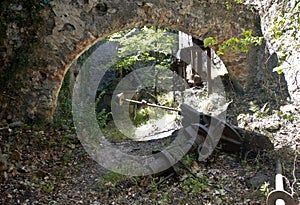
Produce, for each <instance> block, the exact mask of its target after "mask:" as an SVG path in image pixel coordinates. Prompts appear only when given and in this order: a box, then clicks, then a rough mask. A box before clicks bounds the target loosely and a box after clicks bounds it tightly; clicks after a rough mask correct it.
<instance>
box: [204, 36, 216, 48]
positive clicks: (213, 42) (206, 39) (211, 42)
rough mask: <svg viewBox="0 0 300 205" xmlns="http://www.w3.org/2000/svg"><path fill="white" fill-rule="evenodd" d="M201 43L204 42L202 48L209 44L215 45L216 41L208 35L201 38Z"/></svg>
mask: <svg viewBox="0 0 300 205" xmlns="http://www.w3.org/2000/svg"><path fill="white" fill-rule="evenodd" d="M203 43H204V48H207V47H209V46H213V45H216V44H217V41H216V40H215V39H214V38H213V37H208V38H205V39H204V40H203Z"/></svg>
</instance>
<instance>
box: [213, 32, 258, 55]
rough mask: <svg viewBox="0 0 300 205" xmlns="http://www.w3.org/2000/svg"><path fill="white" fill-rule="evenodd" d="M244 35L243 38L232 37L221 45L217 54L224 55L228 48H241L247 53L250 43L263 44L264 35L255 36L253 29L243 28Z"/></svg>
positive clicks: (233, 49)
mask: <svg viewBox="0 0 300 205" xmlns="http://www.w3.org/2000/svg"><path fill="white" fill-rule="evenodd" d="M242 35H243V37H242V38H236V37H232V38H230V39H228V40H227V41H225V42H223V43H222V44H221V45H219V47H218V50H217V54H218V55H223V54H224V53H225V52H227V51H228V50H232V51H236V50H240V51H241V52H244V53H246V52H248V47H249V45H256V46H257V45H261V44H262V41H263V37H258V36H253V35H252V31H251V30H243V32H242Z"/></svg>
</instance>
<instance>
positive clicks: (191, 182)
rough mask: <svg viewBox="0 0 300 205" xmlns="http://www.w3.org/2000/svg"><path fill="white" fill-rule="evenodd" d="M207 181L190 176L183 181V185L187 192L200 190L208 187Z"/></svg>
mask: <svg viewBox="0 0 300 205" xmlns="http://www.w3.org/2000/svg"><path fill="white" fill-rule="evenodd" d="M206 183H207V182H205V181H200V180H199V179H198V178H197V179H196V178H194V177H189V178H186V179H185V180H184V181H183V183H182V185H181V186H182V188H183V190H184V191H185V192H187V193H189V192H200V191H202V190H204V189H205V188H206V187H207V185H206Z"/></svg>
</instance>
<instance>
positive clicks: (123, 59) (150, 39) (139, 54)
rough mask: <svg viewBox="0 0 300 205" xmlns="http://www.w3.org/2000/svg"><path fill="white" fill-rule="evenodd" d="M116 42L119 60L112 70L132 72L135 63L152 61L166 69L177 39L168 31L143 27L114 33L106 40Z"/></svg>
mask: <svg viewBox="0 0 300 205" xmlns="http://www.w3.org/2000/svg"><path fill="white" fill-rule="evenodd" d="M107 40H108V41H114V42H118V44H119V50H118V57H119V60H118V61H117V62H116V63H115V64H114V65H113V66H112V69H120V68H122V69H125V70H132V69H133V67H134V65H135V64H136V63H137V62H144V63H145V62H150V61H154V62H155V63H156V64H158V65H159V66H160V67H164V68H166V67H168V65H169V63H170V57H168V56H169V55H170V54H172V53H173V52H175V51H176V47H175V46H177V44H178V43H176V42H178V39H177V38H176V35H174V33H172V32H170V31H169V30H168V29H164V28H158V27H154V26H150V27H149V26H144V27H142V28H134V29H131V30H126V31H121V32H118V33H115V34H113V35H111V36H109V37H108V38H107Z"/></svg>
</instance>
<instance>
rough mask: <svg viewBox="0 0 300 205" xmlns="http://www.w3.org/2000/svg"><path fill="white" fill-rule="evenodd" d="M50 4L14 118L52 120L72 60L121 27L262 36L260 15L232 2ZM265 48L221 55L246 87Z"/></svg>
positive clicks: (71, 0)
mask: <svg viewBox="0 0 300 205" xmlns="http://www.w3.org/2000/svg"><path fill="white" fill-rule="evenodd" d="M53 4H54V5H53V8H52V10H51V11H48V12H47V13H45V26H47V28H48V29H46V31H47V32H45V33H44V34H43V36H42V38H41V42H42V43H41V44H39V47H37V48H36V49H35V52H34V55H35V56H36V58H37V59H39V62H43V64H42V66H35V67H31V68H29V67H28V68H27V69H26V72H25V73H23V76H22V88H21V89H22V91H21V92H20V95H21V96H22V101H21V102H19V105H18V108H17V109H14V110H12V111H11V112H12V115H13V117H12V118H19V119H20V118H23V119H24V118H25V119H45V120H51V119H52V116H53V113H54V110H55V107H56V100H57V96H58V93H59V90H60V88H61V84H62V81H63V79H64V76H65V74H66V72H67V70H68V68H69V66H70V65H71V64H72V62H74V61H75V60H76V59H77V58H78V56H80V55H81V54H82V53H83V52H84V51H86V50H87V49H88V48H89V47H91V46H92V45H93V44H95V43H96V42H98V41H99V40H101V39H103V38H105V37H106V36H108V35H110V34H112V33H115V32H118V31H121V30H125V29H129V28H133V27H138V26H143V25H153V26H163V27H168V28H170V29H174V30H180V31H183V32H185V33H188V34H190V35H192V36H194V37H195V38H198V39H200V40H202V39H204V38H205V37H209V36H211V37H214V38H215V39H216V40H217V41H218V42H219V43H222V42H223V41H225V40H227V39H229V38H230V37H238V36H240V35H241V33H242V30H244V29H245V30H252V31H253V34H254V35H259V36H261V28H260V18H259V15H258V13H257V12H256V11H254V10H253V9H251V8H249V7H247V6H245V5H242V4H232V5H231V8H229V9H228V8H227V7H226V5H225V3H220V2H218V1H215V0H188V1H186V0H181V1H173V0H148V1H133V0H126V1H124V0H113V1H108V0H107V1H105V0H103V1H100V0H99V1H98V0H60V1H54V2H53ZM217 46H218V45H215V46H214V47H213V49H216V48H217ZM263 50H264V49H263V46H258V47H252V48H250V51H249V53H240V52H238V51H236V52H228V53H226V54H225V55H223V56H221V59H222V61H223V62H224V64H225V65H226V67H227V69H228V71H229V74H230V75H231V77H232V78H236V79H238V82H239V85H241V86H242V87H243V88H247V87H248V86H250V85H251V84H252V83H253V82H254V81H255V80H256V76H257V73H258V72H259V69H260V67H261V64H262V62H263V61H262V60H261V59H260V58H261V56H262V55H263V54H262V51H263ZM41 73H43V75H42V74H41Z"/></svg>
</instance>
